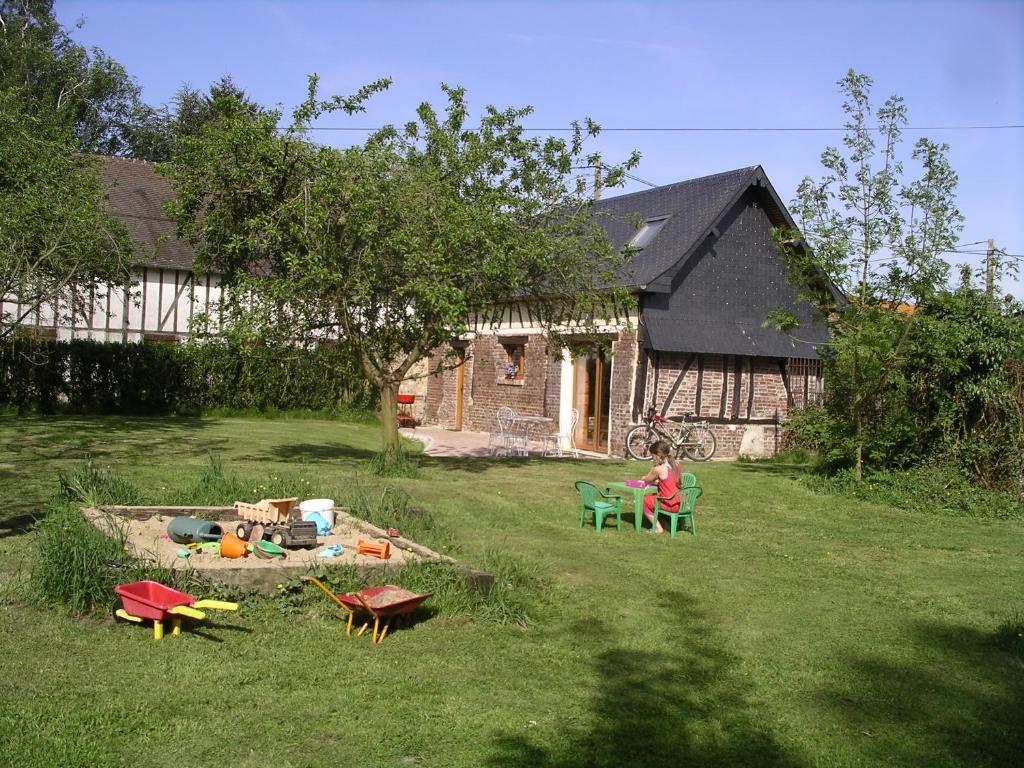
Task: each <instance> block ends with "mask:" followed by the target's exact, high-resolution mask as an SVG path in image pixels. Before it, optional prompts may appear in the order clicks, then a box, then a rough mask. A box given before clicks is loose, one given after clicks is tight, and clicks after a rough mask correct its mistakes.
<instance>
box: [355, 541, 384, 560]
mask: <svg viewBox="0 0 1024 768" xmlns="http://www.w3.org/2000/svg"><path fill="white" fill-rule="evenodd" d="M356 554H357V555H368V556H369V557H378V558H380V559H381V560H387V559H388V558H389V557H391V544H390V542H387V541H382V542H380V543H379V544H378V543H377V542H375V541H363V540H362V539H360V540H359V541H357V542H356Z"/></svg>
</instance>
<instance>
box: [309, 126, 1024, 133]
mask: <svg viewBox="0 0 1024 768" xmlns="http://www.w3.org/2000/svg"><path fill="white" fill-rule="evenodd" d="M1017 128H1024V124H1019V125H1018V124H1009V125H931V126H921V127H916V126H915V127H911V126H907V127H904V128H902V129H901V130H904V131H1000V130H1012V129H1017ZM309 130H311V131H353V132H360V131H362V132H366V133H373V132H374V131H379V130H380V128H364V127H354V126H340V125H321V126H310V128H309ZM466 130H468V131H474V132H475V131H479V130H480V129H479V128H467V129H466ZM522 130H524V131H532V132H542V133H569V132H572V131H575V130H576V129H575V128H564V127H562V128H523V129H522ZM848 130H849V129H848V128H828V127H818V128H802V127H785V126H749V127H746V126H718V127H707V128H699V127H694V126H629V127H627V126H621V127H620V126H616V127H612V128H601V132H602V133H607V132H612V131H615V132H633V133H740V132H744V133H786V132H795V133H826V132H845V131H848ZM868 130H869V131H876V132H878V133H882V132H883V131H885V130H886V129H885V128H868Z"/></svg>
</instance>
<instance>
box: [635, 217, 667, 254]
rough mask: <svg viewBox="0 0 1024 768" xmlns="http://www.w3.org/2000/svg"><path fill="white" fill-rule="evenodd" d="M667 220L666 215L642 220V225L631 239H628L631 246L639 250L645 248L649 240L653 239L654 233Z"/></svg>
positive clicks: (655, 233)
mask: <svg viewBox="0 0 1024 768" xmlns="http://www.w3.org/2000/svg"><path fill="white" fill-rule="evenodd" d="M666 221H668V216H662V217H661V218H660V219H648V220H647V221H645V222H644V225H643V226H642V227H640V230H639V231H638V232H637V233H636V235H635V236H634V237H633V239H632V240H630V241H629V245H630V247H631V248H636V249H637V250H640V249H641V248H646V247H647V246H648V245H649V244H650V242H651V240H653V239H654V237H655V235H657V234H658V232H660V231H661V228H662V227H663V226H665V222H666Z"/></svg>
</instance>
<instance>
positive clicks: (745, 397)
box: [646, 353, 789, 457]
mask: <svg viewBox="0 0 1024 768" xmlns="http://www.w3.org/2000/svg"><path fill="white" fill-rule="evenodd" d="M656 361H657V366H654V365H650V366H649V369H648V374H647V381H646V393H647V395H646V401H647V402H648V403H649V402H650V401H651V400H654V401H655V402H656V403H657V404H658V406H659V412H660V411H661V410H662V409H663V408H664V406H665V403H668V408H667V410H666V411H665V413H666V415H667V416H669V417H673V416H682V415H683V414H684V413H693V414H696V415H697V416H699V417H700V418H706V419H708V420H709V421H711V422H712V424H711V429H712V430H713V431H714V433H715V439H716V440H717V442H718V449H717V453H716V456H723V457H729V456H736V455H737V454H738V453H739V449H740V444H741V443H742V441H743V436H744V433H745V432H746V430H747V428H748V427H749V426H751V422H753V423H754V425H756V427H757V428H758V429H760V430H763V431H764V440H765V443H766V446H767V447H768V448H769V449H770V450H771V451H772V452H773V450H774V447H775V445H776V444H778V443H781V437H782V436H781V433H780V432H779V428H778V427H777V425H776V419H777V420H778V421H779V422H781V421H783V420H784V419H785V418H786V415H787V414H788V412H789V406H788V400H787V394H786V386H785V384H784V382H783V377H782V371H781V370H780V369H779V360H778V359H776V358H760V357H746V356H737V355H690V354H682V353H660V354H658V355H657V356H656ZM687 365H688V366H689V367H687ZM683 371H685V373H683ZM680 374H682V379H681V380H680ZM751 382H753V394H751Z"/></svg>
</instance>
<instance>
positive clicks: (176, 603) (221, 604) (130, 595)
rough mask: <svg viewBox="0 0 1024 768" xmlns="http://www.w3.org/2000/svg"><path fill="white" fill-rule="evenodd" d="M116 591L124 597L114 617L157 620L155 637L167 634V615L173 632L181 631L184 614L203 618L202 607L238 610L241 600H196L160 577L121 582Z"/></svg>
mask: <svg viewBox="0 0 1024 768" xmlns="http://www.w3.org/2000/svg"><path fill="white" fill-rule="evenodd" d="M114 593H115V594H117V596H118V597H120V598H121V607H120V608H118V607H117V604H116V603H115V604H114V620H115V621H130V622H132V623H134V624H141V623H142V622H143V621H147V620H148V621H152V622H153V639H154V640H160V639H161V638H162V637H163V636H164V619H166V618H168V617H170V619H171V627H172V629H171V634H172V635H180V634H181V617H182V616H187V617H189V618H190V619H195V620H196V621H202V620H203V619H205V618H206V614H205V613H203V612H202V610H200V609H204V608H205V609H212V610H218V611H237V610H238V603H228V602H225V601H223V600H198V601H197V600H196V599H195V598H194V597H192V595H189V594H187V593H185V592H179V591H178V590H176V589H171V588H170V587H167V586H164V585H163V584H161V583H159V582H156V581H133V582H131V583H130V584H118V585H117V586H116V587H114Z"/></svg>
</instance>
